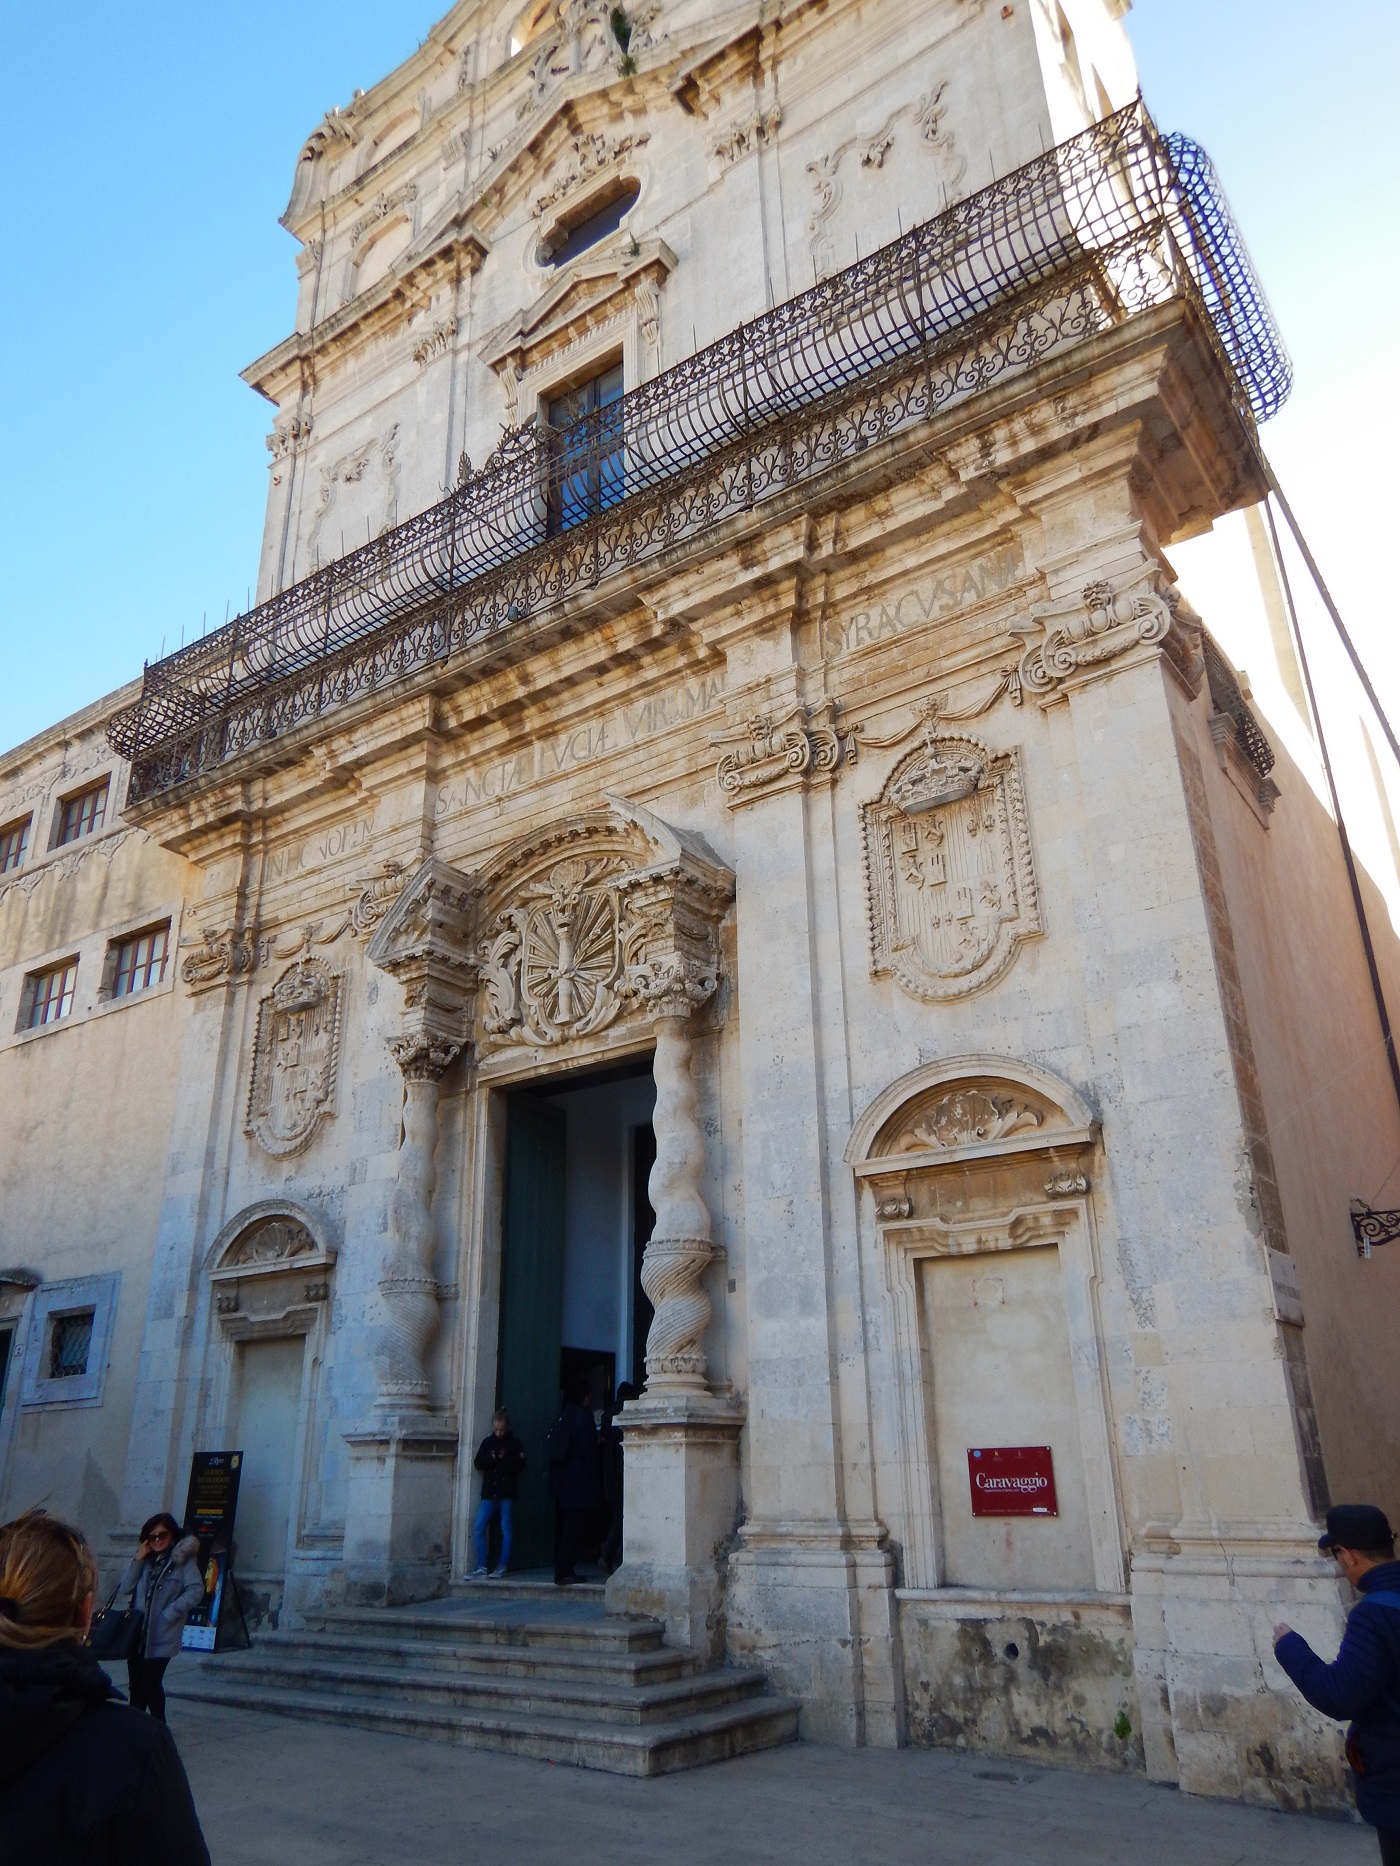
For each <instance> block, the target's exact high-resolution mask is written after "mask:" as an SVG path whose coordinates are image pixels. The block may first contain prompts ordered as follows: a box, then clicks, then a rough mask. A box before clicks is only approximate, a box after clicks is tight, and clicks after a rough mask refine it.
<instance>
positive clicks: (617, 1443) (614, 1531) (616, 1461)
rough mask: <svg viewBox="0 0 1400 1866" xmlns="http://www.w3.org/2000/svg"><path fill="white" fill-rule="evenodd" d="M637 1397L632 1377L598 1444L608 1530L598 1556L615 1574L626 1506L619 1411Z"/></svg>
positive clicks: (607, 1570) (621, 1389)
mask: <svg viewBox="0 0 1400 1866" xmlns="http://www.w3.org/2000/svg"><path fill="white" fill-rule="evenodd" d="M636 1397H637V1389H636V1388H635V1387H634V1386H633V1385H632V1383H631V1381H630V1380H624V1381H623V1382H622V1385H621V1386H620V1387H619V1388H618V1389H617V1398H616V1399H615V1401H614V1402H613V1408H612V1411H611V1412H610V1413H609V1414H608V1416H607V1418H606V1419H605V1420H604V1422H603V1429H602V1431H601V1432H600V1433H599V1434H598V1448H599V1453H600V1456H601V1459H602V1466H603V1502H604V1503H605V1505H606V1506H607V1511H608V1532H607V1534H606V1535H605V1536H604V1537H603V1552H602V1555H601V1556H600V1558H599V1560H600V1562H601V1565H602V1569H603V1573H604V1574H612V1573H614V1572H615V1570H616V1569H618V1568H620V1567H621V1565H622V1509H623V1494H624V1480H623V1451H622V1427H621V1426H620V1425H619V1424H618V1423H617V1415H618V1414H619V1413H620V1412H621V1411H622V1409H623V1407H624V1406H625V1405H626V1404H627V1402H628V1400H634V1399H636Z"/></svg>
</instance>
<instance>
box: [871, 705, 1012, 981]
mask: <svg viewBox="0 0 1400 1866" xmlns="http://www.w3.org/2000/svg"><path fill="white" fill-rule="evenodd" d="M864 818H865V859H866V880H867V886H868V891H869V903H870V921H871V971H872V973H873V974H874V976H875V977H876V978H888V977H893V978H895V979H897V980H898V982H899V983H900V984H901V985H902V986H903V987H904V989H905V990H906V991H909V992H912V993H913V995H914V996H915V997H918V998H923V999H926V1000H929V1001H931V1002H937V1001H940V1000H947V999H951V998H959V997H964V996H966V995H967V994H968V993H969V992H973V991H976V990H978V989H980V988H981V987H982V986H983V985H988V984H990V983H991V982H992V981H993V980H994V979H997V978H999V977H1000V976H1001V974H1002V973H1003V972H1004V971H1005V970H1006V968H1007V966H1008V965H1010V963H1011V961H1012V959H1013V958H1014V957H1015V955H1016V949H1017V947H1018V946H1019V945H1020V943H1021V941H1022V940H1024V939H1029V938H1032V937H1033V936H1034V935H1036V934H1038V933H1039V932H1040V931H1041V919H1040V902H1039V896H1038V893H1037V889H1036V881H1035V870H1034V867H1033V864H1032V859H1031V842H1030V828H1029V825H1028V823H1027V820H1026V807H1025V799H1024V795H1023V792H1022V788H1021V772H1020V765H1019V761H1018V759H1017V756H1016V753H1015V752H1002V753H1000V754H999V755H997V756H995V757H994V756H993V755H992V753H991V752H989V751H988V749H987V747H986V746H985V745H982V744H980V743H979V742H978V741H977V740H975V739H970V738H951V737H949V738H944V737H937V736H935V735H934V734H933V733H931V732H930V733H929V734H928V735H927V736H926V737H925V739H924V742H923V743H922V744H921V745H920V746H919V747H918V748H917V749H916V750H915V751H913V752H911V753H910V754H909V755H908V756H907V757H906V758H904V759H902V760H901V761H900V763H899V764H898V765H897V766H896V767H895V769H894V771H893V772H892V773H891V774H890V778H889V781H888V782H887V783H886V785H885V788H884V791H883V792H882V794H881V796H880V797H879V798H878V799H877V801H876V802H874V803H870V804H866V805H865V807H864Z"/></svg>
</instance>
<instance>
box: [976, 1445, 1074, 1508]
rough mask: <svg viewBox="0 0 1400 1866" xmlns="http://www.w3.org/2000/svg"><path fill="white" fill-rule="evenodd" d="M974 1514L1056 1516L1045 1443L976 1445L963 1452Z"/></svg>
mask: <svg viewBox="0 0 1400 1866" xmlns="http://www.w3.org/2000/svg"><path fill="white" fill-rule="evenodd" d="M967 1481H968V1485H969V1487H970V1489H971V1491H972V1514H973V1515H974V1516H1058V1515H1059V1513H1060V1510H1059V1504H1058V1503H1057V1502H1056V1499H1055V1461H1054V1459H1053V1458H1052V1457H1051V1456H1050V1447H1049V1446H1048V1445H979V1446H977V1447H976V1448H975V1449H973V1448H969V1450H968V1454H967Z"/></svg>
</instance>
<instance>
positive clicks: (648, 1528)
mask: <svg viewBox="0 0 1400 1866" xmlns="http://www.w3.org/2000/svg"><path fill="white" fill-rule="evenodd" d="M619 1423H620V1424H621V1426H622V1436H623V1445H624V1452H623V1457H624V1460H625V1468H626V1472H627V1513H626V1517H625V1522H624V1542H623V1562H622V1566H621V1568H619V1569H618V1571H617V1573H616V1574H615V1575H613V1577H612V1579H611V1580H610V1581H609V1582H608V1611H609V1612H610V1613H644V1614H650V1615H651V1616H652V1617H653V1618H655V1619H658V1620H662V1621H664V1622H665V1626H666V1639H667V1643H668V1644H670V1645H673V1646H680V1647H683V1648H685V1649H686V1650H688V1651H691V1652H696V1653H699V1654H701V1655H702V1656H703V1657H705V1658H718V1657H719V1656H720V1655H721V1653H722V1652H723V1650H724V1564H725V1560H726V1558H727V1556H728V1552H729V1547H730V1544H731V1543H732V1541H733V1538H734V1531H735V1527H736V1525H737V1523H738V1520H739V1432H740V1429H741V1428H742V1426H743V1423H744V1409H743V1407H742V1406H741V1405H740V1404H739V1403H738V1402H737V1401H735V1400H730V1399H726V1398H724V1397H722V1396H720V1395H718V1394H712V1393H674V1392H665V1391H664V1390H663V1391H662V1392H660V1393H657V1394H655V1395H653V1394H651V1393H650V1392H648V1393H645V1394H643V1396H642V1397H641V1399H639V1400H633V1401H632V1403H631V1404H630V1405H628V1406H626V1407H624V1408H623V1410H622V1413H621V1415H620V1418H619Z"/></svg>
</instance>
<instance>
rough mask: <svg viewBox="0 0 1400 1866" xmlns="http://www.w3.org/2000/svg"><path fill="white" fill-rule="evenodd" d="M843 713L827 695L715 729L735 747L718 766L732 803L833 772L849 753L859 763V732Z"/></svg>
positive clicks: (716, 738)
mask: <svg viewBox="0 0 1400 1866" xmlns="http://www.w3.org/2000/svg"><path fill="white" fill-rule="evenodd" d="M838 713H839V709H838V707H837V704H836V702H835V701H834V700H823V701H821V703H820V704H819V705H816V706H794V707H791V708H790V709H789V710H788V711H787V712H786V713H783V714H774V713H773V712H771V711H770V712H754V713H749V714H747V715H746V716H745V718H744V719H742V720H741V721H740V723H739V724H738V725H737V726H732V727H730V728H729V729H728V730H727V731H725V732H717V733H715V734H714V735H713V737H712V738H711V740H710V743H711V744H712V745H718V746H726V747H731V748H732V749H729V750H726V751H723V752H722V753H721V755H720V760H719V765H718V768H717V770H716V772H715V777H716V779H717V781H718V783H719V787H720V790H721V791H722V793H723V795H724V799H725V801H726V803H728V805H729V807H730V809H731V810H736V809H738V808H739V807H740V806H741V805H743V804H746V803H754V802H756V801H757V800H758V799H759V798H760V797H769V796H772V795H774V794H775V793H776V792H778V791H782V790H789V789H791V788H792V787H793V786H794V785H798V784H806V783H810V782H811V781H812V780H813V779H814V778H822V777H830V776H832V775H834V773H835V772H836V770H837V768H838V767H839V765H840V764H841V761H842V758H843V757H844V758H845V759H846V760H847V762H848V763H854V762H855V757H856V737H855V734H854V733H853V732H845V731H843V730H842V729H841V727H840V726H839V725H838V723H837V719H838Z"/></svg>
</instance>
